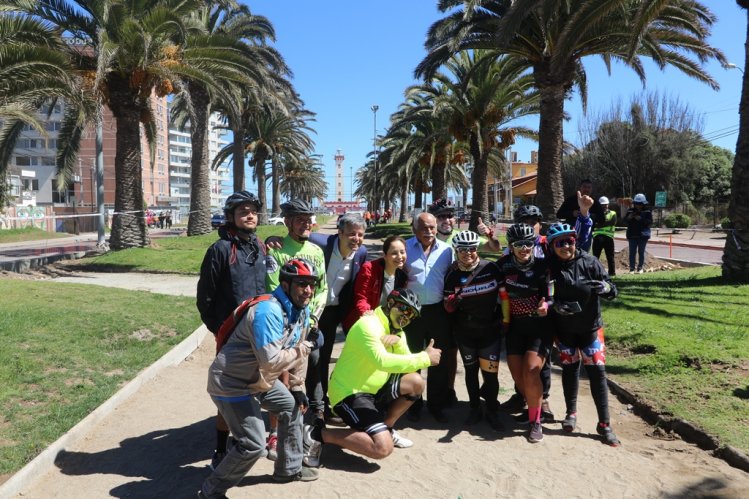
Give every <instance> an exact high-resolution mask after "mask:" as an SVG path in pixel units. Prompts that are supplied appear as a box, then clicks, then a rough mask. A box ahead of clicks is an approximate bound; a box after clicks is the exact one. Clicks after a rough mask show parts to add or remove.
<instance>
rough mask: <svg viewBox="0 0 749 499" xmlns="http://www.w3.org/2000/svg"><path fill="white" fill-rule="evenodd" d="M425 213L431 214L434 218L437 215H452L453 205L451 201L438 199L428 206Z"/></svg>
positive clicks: (453, 211)
mask: <svg viewBox="0 0 749 499" xmlns="http://www.w3.org/2000/svg"><path fill="white" fill-rule="evenodd" d="M427 211H429V213H431V214H432V215H434V216H435V217H436V216H437V215H452V214H453V213H455V206H454V205H453V202H452V201H449V200H447V199H445V198H440V199H438V200H436V201H435V202H433V203H432V204H430V205H429V209H428V210H427Z"/></svg>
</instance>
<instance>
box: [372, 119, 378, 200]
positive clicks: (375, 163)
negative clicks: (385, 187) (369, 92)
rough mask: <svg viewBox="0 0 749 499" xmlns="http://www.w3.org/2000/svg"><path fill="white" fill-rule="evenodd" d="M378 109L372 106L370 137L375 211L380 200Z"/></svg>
mask: <svg viewBox="0 0 749 499" xmlns="http://www.w3.org/2000/svg"><path fill="white" fill-rule="evenodd" d="M378 109H380V106H378V105H377V104H375V105H373V106H372V114H373V115H374V134H373V136H372V145H373V146H374V167H375V179H374V184H375V185H374V209H375V211H377V210H378V209H379V207H380V200H379V199H378V192H377V191H378V187H379V185H378V184H379V178H378V174H379V172H378V171H377V170H378V165H377V160H378V158H377V110H378Z"/></svg>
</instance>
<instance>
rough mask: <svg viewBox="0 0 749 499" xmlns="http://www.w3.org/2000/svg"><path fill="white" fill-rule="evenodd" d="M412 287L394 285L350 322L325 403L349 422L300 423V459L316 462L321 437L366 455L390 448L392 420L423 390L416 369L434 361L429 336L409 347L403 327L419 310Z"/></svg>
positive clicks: (314, 464)
mask: <svg viewBox="0 0 749 499" xmlns="http://www.w3.org/2000/svg"><path fill="white" fill-rule="evenodd" d="M420 310H421V305H420V304H419V299H418V298H417V296H416V293H414V292H413V291H411V290H410V289H405V288H399V289H395V290H393V291H391V292H390V294H389V295H388V298H387V303H386V305H385V306H383V307H377V308H376V309H375V310H374V311H373V312H367V313H366V314H364V315H363V316H362V317H361V318H360V319H359V320H358V321H356V323H355V324H354V326H353V327H352V328H351V331H349V334H348V336H346V343H345V344H344V345H343V351H342V352H341V355H340V357H339V359H338V362H337V363H336V367H335V369H334V370H333V375H332V377H331V378H330V391H329V395H330V403H331V404H332V405H333V407H334V410H335V412H336V414H338V415H339V416H341V418H342V419H343V420H344V421H345V422H346V424H348V426H350V428H346V429H343V428H335V429H334V428H325V427H324V425H322V424H319V423H318V424H315V425H310V426H305V428H304V446H305V452H304V464H305V465H307V466H311V467H317V466H320V454H321V452H322V445H323V443H327V444H334V445H338V446H339V447H343V448H345V449H348V450H350V451H352V452H356V453H357V454H362V455H364V456H367V457H369V458H372V459H384V458H386V457H387V456H389V455H390V454H391V453H392V452H393V448H394V447H395V446H396V443H395V442H394V440H396V439H397V438H398V437H397V434H394V433H393V425H395V422H396V421H397V420H398V418H399V417H401V416H402V415H403V413H405V412H406V410H407V409H408V408H409V407H410V406H411V404H413V403H414V401H416V400H418V398H419V396H420V395H421V393H422V392H423V391H424V379H423V378H422V377H421V375H419V374H418V373H417V372H414V371H418V370H419V369H422V368H424V367H428V366H430V365H431V366H435V365H437V364H439V362H440V350H439V349H437V348H434V346H433V345H434V340H431V341H430V343H429V345H428V346H427V347H426V349H425V350H424V351H423V352H419V353H411V351H410V350H409V349H408V343H407V342H406V338H405V336H404V334H403V328H404V327H405V326H406V325H408V324H409V323H410V322H411V321H412V320H413V319H415V318H417V317H418V316H419V313H420Z"/></svg>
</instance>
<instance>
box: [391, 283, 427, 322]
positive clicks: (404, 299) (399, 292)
mask: <svg viewBox="0 0 749 499" xmlns="http://www.w3.org/2000/svg"><path fill="white" fill-rule="evenodd" d="M391 299H392V300H394V301H395V302H396V303H403V304H405V305H408V306H409V307H411V308H412V309H413V310H415V311H416V317H418V316H419V315H421V303H420V302H419V297H418V296H416V293H414V292H413V290H411V289H408V288H398V289H394V290H392V291H391V292H390V294H389V295H388V302H389V301H390V300H391Z"/></svg>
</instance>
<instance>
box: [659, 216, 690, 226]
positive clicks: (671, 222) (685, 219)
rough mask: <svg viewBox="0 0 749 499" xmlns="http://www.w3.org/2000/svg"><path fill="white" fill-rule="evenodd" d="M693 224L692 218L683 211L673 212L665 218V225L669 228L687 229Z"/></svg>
mask: <svg viewBox="0 0 749 499" xmlns="http://www.w3.org/2000/svg"><path fill="white" fill-rule="evenodd" d="M691 224H692V219H691V218H689V216H687V215H684V214H683V213H671V214H670V215H668V216H667V217H666V218H664V219H663V225H665V226H666V227H668V228H669V229H686V228H687V227H689V226H690V225H691Z"/></svg>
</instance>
